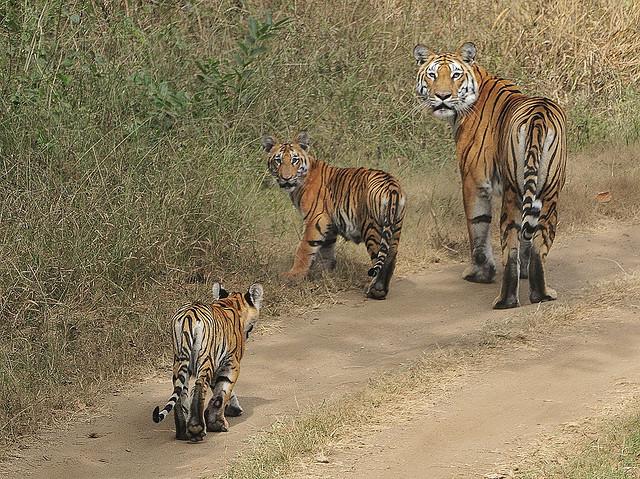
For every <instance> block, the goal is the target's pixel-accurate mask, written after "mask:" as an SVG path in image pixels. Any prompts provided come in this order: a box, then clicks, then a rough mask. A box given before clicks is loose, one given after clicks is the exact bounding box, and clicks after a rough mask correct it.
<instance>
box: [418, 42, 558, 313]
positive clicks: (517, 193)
mask: <svg viewBox="0 0 640 479" xmlns="http://www.w3.org/2000/svg"><path fill="white" fill-rule="evenodd" d="M414 56H415V58H416V60H417V62H418V65H419V67H418V76H417V84H416V89H417V93H418V96H419V97H420V99H421V100H422V101H423V102H424V105H425V106H428V107H429V108H430V109H431V111H432V112H433V115H434V116H435V117H436V118H441V119H445V120H447V121H449V122H450V123H451V125H452V127H453V133H454V137H455V141H456V152H457V156H458V166H459V168H460V173H461V175H462V197H463V200H464V209H465V214H466V217H467V228H468V230H469V242H470V246H471V265H470V266H469V268H467V270H466V271H465V273H464V278H465V279H466V280H468V281H474V282H478V283H488V282H492V281H493V279H494V277H495V274H496V265H495V261H494V259H493V252H492V251H491V235H490V234H489V227H490V225H491V220H492V218H491V199H492V198H491V197H492V193H494V192H502V213H501V215H500V237H501V240H502V263H503V265H504V275H503V278H502V289H501V291H500V295H499V296H498V297H497V298H496V300H495V301H494V303H493V307H494V308H496V309H503V308H513V307H516V306H519V305H520V302H519V278H527V277H528V278H529V299H530V301H531V302H532V303H539V302H542V301H551V300H554V299H556V297H557V295H556V292H555V291H554V290H553V289H551V288H550V287H549V286H548V284H547V277H546V273H545V262H546V259H547V254H548V253H549V250H550V249H551V245H552V244H553V240H554V238H555V236H556V225H557V223H558V210H557V206H558V196H559V194H560V190H562V187H563V185H564V181H565V169H566V161H567V140H566V134H565V124H566V120H565V114H564V112H563V111H562V109H561V108H560V107H559V106H558V105H557V104H556V103H555V102H553V101H551V100H549V99H548V98H542V97H531V96H528V95H524V94H523V93H522V92H521V91H520V89H519V88H518V87H517V86H516V85H514V84H513V83H512V82H511V81H509V80H504V79H502V78H498V77H496V76H494V75H492V74H490V73H489V72H487V70H485V69H484V68H483V67H481V66H480V65H478V64H477V63H476V61H475V58H476V47H475V45H474V44H473V43H465V44H464V45H462V47H461V48H460V50H459V51H458V52H455V53H443V54H438V53H433V52H430V51H429V50H428V49H427V48H426V47H424V46H422V45H417V46H416V47H415V49H414Z"/></svg>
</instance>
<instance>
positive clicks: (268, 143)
mask: <svg viewBox="0 0 640 479" xmlns="http://www.w3.org/2000/svg"><path fill="white" fill-rule="evenodd" d="M276 143H277V141H276V140H275V138H274V137H272V136H271V135H264V136H263V137H262V148H264V151H266V152H267V153H268V152H270V151H271V148H273V147H274V146H275V144H276Z"/></svg>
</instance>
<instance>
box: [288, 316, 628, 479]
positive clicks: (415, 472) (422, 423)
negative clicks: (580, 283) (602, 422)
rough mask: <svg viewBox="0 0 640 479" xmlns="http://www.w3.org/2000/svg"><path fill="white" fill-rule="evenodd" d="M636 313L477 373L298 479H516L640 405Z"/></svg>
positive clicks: (603, 320) (606, 319) (607, 319)
mask: <svg viewBox="0 0 640 479" xmlns="http://www.w3.org/2000/svg"><path fill="white" fill-rule="evenodd" d="M634 309H635V311H628V310H623V309H612V310H610V311H607V312H606V316H603V315H600V316H599V317H597V318H593V319H594V323H593V324H587V325H584V323H582V322H581V323H580V324H581V330H580V332H579V333H578V334H576V333H575V332H573V334H569V335H568V336H563V337H561V338H559V339H558V338H555V339H553V340H552V341H549V342H547V343H546V344H545V347H544V349H543V350H542V351H540V350H535V349H534V350H528V349H524V350H521V351H517V352H516V353H515V354H513V355H511V356H510V357H508V358H506V359H498V364H497V365H496V366H495V367H494V368H493V369H491V370H489V371H481V372H478V371H473V372H471V373H470V374H469V376H468V377H465V379H464V381H462V384H454V385H449V384H447V385H446V386H444V388H445V392H444V394H441V395H440V396H441V397H439V398H437V399H436V400H435V401H434V400H432V399H429V400H425V401H423V403H422V404H420V405H419V407H412V409H411V410H410V411H408V412H407V414H408V415H409V417H410V420H409V421H405V420H400V421H399V422H398V424H396V425H394V426H392V427H387V428H384V427H383V428H382V430H380V431H377V432H374V433H373V434H365V435H362V436H361V437H356V438H352V439H351V440H350V441H348V442H347V443H346V444H343V445H339V446H338V447H337V448H336V450H334V451H333V452H332V453H331V454H330V455H329V460H328V463H326V464H324V463H317V462H313V461H310V462H309V463H307V464H306V465H304V467H300V468H299V470H298V471H296V472H295V473H294V474H292V475H291V476H290V477H292V478H293V477H296V478H302V477H304V478H323V479H328V478H336V479H337V478H350V479H383V478H389V477H403V478H422V477H424V478H429V479H448V478H471V477H480V478H482V477H495V478H502V477H504V478H507V477H513V476H512V474H513V471H514V470H518V465H519V464H520V462H521V461H522V460H523V457H522V456H523V455H526V454H530V453H532V452H537V450H538V449H539V448H545V447H548V445H547V442H548V441H550V440H551V441H553V442H559V441H560V442H562V436H563V435H567V434H566V433H565V432H564V431H563V429H564V428H565V427H570V428H580V425H579V424H580V423H581V421H582V420H588V419H591V418H593V417H596V418H597V417H599V416H601V415H607V414H611V410H614V411H615V410H616V409H617V407H618V406H617V405H618V404H620V403H621V402H624V401H625V400H626V399H628V398H629V397H638V394H639V393H640V321H638V319H640V309H638V308H634ZM583 325H584V326H583ZM558 436H560V437H558ZM526 462H527V461H526V460H525V463H526ZM288 477H289V476H288ZM536 477H537V476H536Z"/></svg>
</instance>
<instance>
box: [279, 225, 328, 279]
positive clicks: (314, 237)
mask: <svg viewBox="0 0 640 479" xmlns="http://www.w3.org/2000/svg"><path fill="white" fill-rule="evenodd" d="M329 231H330V221H329V219H328V218H327V217H326V215H322V216H320V217H319V218H314V221H309V222H305V225H304V233H303V235H302V239H301V240H300V243H299V244H298V248H297V249H296V255H295V258H294V260H293V266H292V267H291V269H290V270H289V271H287V272H286V273H283V274H282V277H283V278H285V279H299V278H303V277H305V276H306V275H307V274H308V273H309V268H311V264H312V263H313V260H314V259H315V257H316V255H317V254H318V251H319V250H320V248H321V247H322V246H323V245H325V242H326V241H327V239H328V236H329Z"/></svg>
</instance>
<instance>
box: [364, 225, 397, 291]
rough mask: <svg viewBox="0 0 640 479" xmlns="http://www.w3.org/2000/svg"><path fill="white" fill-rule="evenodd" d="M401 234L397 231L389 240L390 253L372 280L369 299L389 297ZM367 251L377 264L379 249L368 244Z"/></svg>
mask: <svg viewBox="0 0 640 479" xmlns="http://www.w3.org/2000/svg"><path fill="white" fill-rule="evenodd" d="M400 233H401V230H396V231H395V232H393V233H392V236H391V239H390V240H389V253H388V254H387V257H386V258H385V261H384V264H383V265H382V269H381V270H380V272H379V273H378V274H377V275H376V276H375V277H374V278H373V279H372V280H371V283H370V284H369V287H368V288H367V297H369V298H372V299H385V298H386V297H387V294H388V293H389V283H390V282H391V277H392V276H393V272H394V270H395V268H396V258H397V254H398V244H399V243H400ZM367 250H368V251H369V256H371V259H372V261H373V263H374V264H375V262H376V258H377V256H378V248H376V247H375V246H370V245H369V244H368V243H367Z"/></svg>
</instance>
